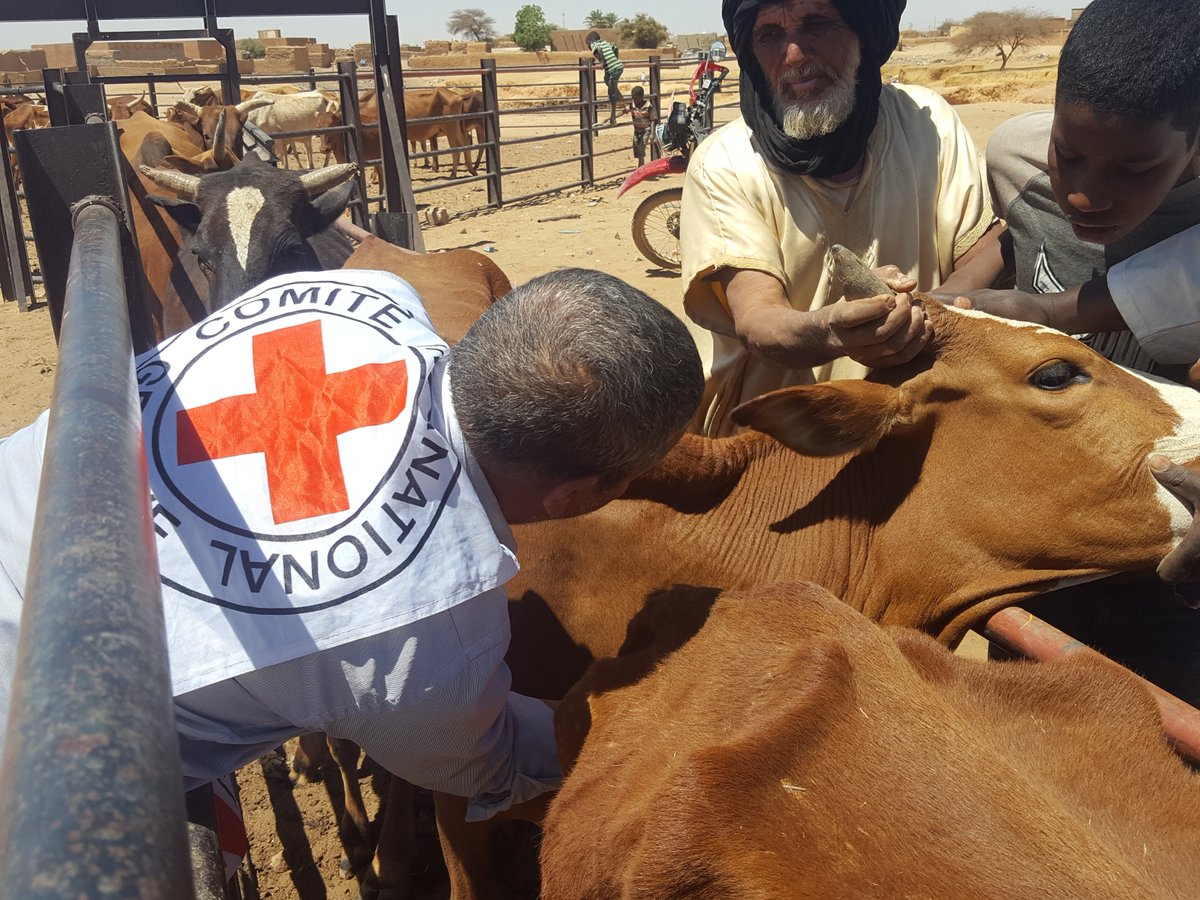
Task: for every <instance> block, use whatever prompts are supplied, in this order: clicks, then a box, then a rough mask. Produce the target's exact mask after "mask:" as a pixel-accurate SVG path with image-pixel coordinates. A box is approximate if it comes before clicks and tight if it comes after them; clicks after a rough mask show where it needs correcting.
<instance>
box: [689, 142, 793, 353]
mask: <svg viewBox="0 0 1200 900" xmlns="http://www.w3.org/2000/svg"><path fill="white" fill-rule="evenodd" d="M781 213H782V208H781V206H780V204H779V201H778V198H777V197H775V196H774V190H773V186H772V185H771V183H770V182H769V180H768V179H766V178H765V177H764V175H763V167H762V165H761V163H759V162H758V160H757V159H756V158H755V155H754V152H753V150H752V148H751V146H750V137H749V133H748V132H747V130H746V128H745V125H744V124H743V123H742V122H741V121H738V122H733V123H730V124H729V125H726V126H725V127H724V128H722V129H721V130H720V131H719V132H717V134H715V135H713V137H711V138H709V139H708V140H707V141H705V142H704V143H703V144H701V145H700V147H699V148H698V149H697V151H696V153H695V155H694V156H693V157H692V160H691V162H690V163H689V164H688V169H687V173H686V175H685V177H684V183H683V212H682V217H681V222H680V245H681V255H682V268H683V282H684V285H685V287H684V309H685V310H686V311H687V314H688V316H690V317H691V319H692V320H693V321H694V322H696V323H697V324H698V325H700V326H702V327H704V328H707V329H709V330H710V331H715V332H716V333H717V334H723V335H728V336H733V335H734V326H733V317H732V316H731V315H730V313H729V306H728V303H727V301H726V300H725V297H724V296H723V294H722V292H721V288H720V285H719V284H717V283H716V282H715V281H714V280H713V278H712V275H713V274H714V273H715V272H716V271H717V270H719V269H723V268H734V269H753V270H757V271H760V272H766V273H767V274H768V275H772V276H774V277H775V278H777V279H778V280H779V281H780V283H782V284H786V283H787V281H788V279H787V276H786V274H785V265H786V264H785V262H784V258H783V250H782V249H781V246H780V227H779V216H780V214H781Z"/></svg>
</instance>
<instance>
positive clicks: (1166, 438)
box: [443, 302, 1200, 897]
mask: <svg viewBox="0 0 1200 900" xmlns="http://www.w3.org/2000/svg"><path fill="white" fill-rule="evenodd" d="M928 311H929V316H930V319H931V320H932V321H933V323H934V326H935V333H936V337H935V339H934V341H933V343H932V346H931V347H930V348H928V349H927V350H926V351H925V352H923V354H922V355H921V356H920V357H918V358H917V359H916V360H914V361H913V362H912V363H910V364H908V365H907V366H904V367H900V368H897V369H893V370H889V371H886V372H879V373H875V374H873V375H872V376H870V378H868V379H867V380H865V381H850V382H832V383H828V384H822V385H813V386H806V387H797V388H791V389H788V390H784V391H777V392H775V393H773V394H769V395H767V396H765V397H761V398H758V399H757V400H754V401H751V402H750V403H748V404H746V405H745V406H743V407H742V408H741V409H740V411H739V413H738V414H737V419H738V421H739V422H740V423H741V424H743V425H749V426H753V427H754V428H757V429H759V430H760V431H759V432H750V433H746V434H743V435H739V436H737V437H733V438H728V439H725V440H708V439H705V438H700V437H696V436H687V437H685V438H684V440H683V441H681V443H680V444H679V446H678V447H676V449H675V450H674V451H673V452H672V453H671V454H670V455H669V456H668V457H667V459H666V460H665V461H664V462H663V463H662V464H661V465H660V466H658V467H657V468H656V469H654V470H653V471H651V472H650V473H648V474H647V475H646V476H644V477H643V478H641V479H639V480H638V481H636V482H635V483H634V484H633V486H632V487H631V488H630V490H629V492H627V494H626V499H624V500H618V501H617V502H615V503H611V504H609V505H608V506H606V507H604V508H603V509H600V510H598V511H596V512H594V513H591V514H589V515H587V516H583V517H580V518H578V519H566V520H562V521H556V522H551V523H543V524H534V525H521V526H517V527H516V528H515V529H514V533H515V535H516V538H517V545H518V547H519V548H520V558H521V565H522V569H521V572H520V573H519V574H518V575H517V577H516V578H514V579H513V581H511V582H510V583H509V585H508V586H507V587H508V590H509V596H510V598H511V601H512V602H511V603H510V607H509V611H510V617H511V620H512V642H511V646H510V650H509V653H508V657H507V658H508V662H509V665H510V667H511V669H512V671H513V688H514V690H517V691H520V692H521V693H524V694H527V695H530V696H534V697H548V698H554V697H561V696H563V694H564V693H565V692H566V691H567V690H568V689H569V688H570V687H571V686H572V685H573V684H574V683H575V682H576V681H577V680H578V679H579V677H580V676H581V675H582V674H583V672H584V670H585V669H586V667H587V665H588V663H589V662H591V660H592V659H594V658H597V657H602V656H611V655H614V654H616V652H617V651H618V649H619V648H620V647H621V645H622V642H623V641H624V639H625V636H626V628H627V626H628V623H629V622H630V621H631V620H632V619H633V617H634V616H635V615H636V614H637V613H638V612H639V611H640V610H641V608H642V607H643V606H644V604H645V602H646V598H647V597H649V596H650V595H652V594H653V593H654V592H655V591H657V590H661V589H663V588H666V587H668V586H670V585H672V584H683V585H697V586H705V587H712V588H721V589H748V588H751V587H754V586H756V585H759V584H764V583H771V582H777V581H788V580H795V579H797V578H805V579H811V580H813V581H816V582H817V583H819V584H820V585H821V586H822V587H824V588H826V589H827V590H829V591H831V592H832V593H833V594H834V595H835V596H838V597H840V598H841V599H842V600H844V601H845V602H846V603H848V604H850V606H851V607H853V608H854V609H856V610H858V611H860V612H862V613H864V614H865V615H866V616H867V617H868V618H870V619H873V620H875V621H877V622H882V623H884V624H893V625H903V626H907V627H914V628H919V629H921V630H923V631H926V632H929V633H932V634H934V635H936V636H937V637H938V638H939V639H940V640H942V641H943V642H945V643H951V642H953V641H956V640H957V639H958V638H960V637H961V636H962V635H963V634H964V632H965V631H966V630H967V629H968V628H970V627H971V626H972V625H975V624H978V623H980V622H981V621H983V620H985V619H986V618H987V617H988V616H990V615H991V614H992V613H994V612H996V611H997V610H999V609H1000V608H1002V607H1004V606H1008V605H1011V604H1013V603H1017V602H1020V601H1021V600H1022V599H1025V598H1028V597H1031V596H1034V595H1036V594H1039V593H1042V592H1045V591H1047V590H1050V589H1051V588H1053V587H1056V586H1059V585H1061V584H1062V583H1063V582H1064V581H1068V580H1083V579H1088V578H1096V577H1100V576H1103V575H1106V574H1111V573H1114V572H1131V571H1139V570H1141V571H1147V570H1153V568H1154V566H1155V564H1156V563H1157V562H1158V560H1160V559H1161V558H1162V557H1163V555H1165V553H1166V552H1167V551H1168V550H1169V549H1170V547H1171V546H1172V545H1173V543H1174V542H1176V541H1177V540H1178V539H1179V537H1180V536H1181V535H1182V534H1183V532H1184V530H1185V529H1186V526H1187V524H1188V523H1189V522H1190V519H1189V516H1188V515H1187V511H1186V510H1185V509H1184V507H1183V505H1182V504H1180V503H1179V502H1178V501H1177V500H1175V499H1174V498H1173V497H1171V496H1170V495H1169V494H1168V493H1167V492H1166V491H1165V489H1162V488H1160V487H1159V486H1158V484H1157V482H1155V481H1154V479H1153V478H1152V476H1151V475H1150V473H1149V470H1148V469H1147V467H1146V457H1147V454H1148V453H1150V452H1151V451H1153V450H1159V451H1161V452H1164V453H1166V454H1167V455H1169V456H1171V457H1172V458H1174V459H1175V460H1176V461H1180V462H1185V463H1189V464H1194V463H1195V461H1196V460H1197V459H1198V458H1200V395H1197V394H1196V392H1194V391H1191V390H1189V389H1187V388H1183V387H1179V386H1175V385H1166V384H1160V383H1158V382H1151V381H1148V380H1145V379H1143V378H1140V377H1139V376H1137V375H1135V374H1132V373H1130V372H1126V371H1124V370H1122V369H1120V368H1118V367H1117V366H1114V365H1113V364H1112V363H1110V362H1108V361H1107V360H1105V359H1103V358H1102V357H1100V356H1099V355H1098V354H1096V353H1094V352H1093V351H1091V350H1090V349H1088V348H1087V347H1086V346H1084V345H1083V344H1081V343H1079V342H1078V341H1076V340H1074V339H1072V338H1070V337H1067V336H1066V335H1063V334H1060V333H1058V332H1054V331H1051V330H1049V329H1045V328H1037V327H1034V326H1028V325H1022V324H1019V323H1014V322H1008V321H1005V320H1002V319H996V318H993V317H989V316H984V315H982V314H978V313H965V312H964V311H961V310H952V309H946V308H944V307H942V306H940V305H938V304H936V303H933V302H929V303H928ZM443 828H444V829H445V830H446V835H447V839H448V840H449V841H450V842H451V844H452V845H456V844H457V842H459V841H462V842H465V845H471V844H473V843H474V842H475V841H478V840H480V839H479V837H478V835H477V834H475V835H472V834H471V832H472V830H474V831H476V832H477V831H478V829H477V828H475V829H472V828H464V827H463V826H462V823H461V822H459V823H448V824H443ZM451 852H452V855H459V856H460V858H459V859H458V860H456V861H454V862H453V863H452V864H451V870H452V871H456V872H460V873H464V878H460V880H459V882H458V883H457V884H456V886H455V887H456V896H462V897H470V896H475V895H476V892H477V891H478V890H479V888H478V886H479V885H485V884H486V883H487V877H486V875H484V874H482V872H481V871H479V869H478V868H476V867H477V866H479V865H481V863H480V861H479V859H478V857H477V856H474V855H472V854H470V853H467V854H458V851H454V850H452V851H451ZM472 881H473V883H474V886H472V884H471V883H469V882H472Z"/></svg>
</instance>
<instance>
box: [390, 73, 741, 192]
mask: <svg viewBox="0 0 1200 900" xmlns="http://www.w3.org/2000/svg"><path fill="white" fill-rule="evenodd" d="M695 69H696V61H695V60H678V59H663V58H661V57H658V56H652V57H650V58H649V59H648V60H646V61H645V62H642V61H630V62H627V63H625V71H624V74H623V83H622V89H623V92H624V94H625V101H623V102H627V101H628V94H629V89H630V88H632V86H633V84H635V83H639V84H643V85H644V87H645V91H646V99H647V100H648V101H649V102H650V104H651V105H652V106H653V107H654V109H655V111H656V113H657V118H658V119H659V120H661V119H662V118H663V116H665V114H666V112H667V111H669V109H670V104H671V101H672V100H674V99H681V100H684V101H685V102H686V100H687V94H688V87H689V84H690V82H691V78H692V74H693V72H694V71H695ZM603 71H604V70H603V68H602V67H600V66H599V65H597V63H596V61H595V60H594V59H591V58H587V57H580V59H579V60H578V62H577V63H576V64H574V65H570V64H566V65H538V66H497V65H496V61H495V60H494V59H485V60H483V61H482V62H481V64H480V66H479V67H478V68H453V69H451V68H446V69H406V70H405V71H404V79H405V86H406V89H407V90H410V91H411V90H412V87H410V84H411V83H413V82H417V81H423V80H426V79H436V80H438V81H442V82H445V83H446V84H448V85H450V86H452V87H455V88H460V89H462V88H465V89H467V90H478V91H480V92H481V94H482V99H483V111H482V112H481V113H474V114H472V113H463V114H460V115H455V116H437V117H426V118H416V117H413V116H412V115H411V114H410V116H409V119H408V121H409V125H410V127H411V126H413V125H429V124H435V123H437V122H450V121H466V120H469V119H474V118H482V119H483V121H484V124H485V128H486V132H487V134H486V138H485V140H484V141H483V143H482V144H477V145H473V149H478V150H482V151H483V152H484V158H485V159H486V161H487V168H486V170H484V171H482V172H481V173H479V174H475V175H470V176H467V177H464V178H457V179H453V180H451V179H447V178H442V177H440V175H439V176H432V175H430V176H424V177H422V176H421V173H420V166H421V164H423V163H424V162H425V161H427V160H430V159H434V158H437V157H439V156H440V157H444V156H445V155H446V154H447V153H448V152H449V151H447V150H444V149H431V150H426V151H420V152H415V151H413V150H412V149H410V152H409V171H410V174H411V175H412V177H413V179H414V181H413V185H414V186H413V193H414V194H415V195H417V196H419V197H421V199H423V200H427V201H429V202H436V201H437V199H438V192H439V191H446V190H448V189H449V188H451V187H453V188H460V187H462V186H464V185H469V184H472V183H477V182H486V183H487V197H486V200H485V201H484V202H481V203H478V204H468V205H459V206H458V208H456V209H455V210H454V214H455V215H465V214H470V213H475V212H478V211H480V210H483V209H488V208H497V207H500V206H504V205H508V204H513V203H520V202H522V201H526V200H532V199H535V198H538V197H542V196H546V195H548V194H553V193H558V192H560V191H566V190H571V189H574V188H581V187H590V186H593V185H595V184H597V183H605V182H608V181H610V180H612V179H615V178H620V177H623V176H624V175H627V174H628V173H629V172H630V171H632V168H633V165H632V164H631V158H632V157H631V154H630V144H619V145H616V146H613V145H612V142H611V141H607V142H606V143H608V144H609V146H607V147H601V146H600V145H601V143H602V140H600V139H601V136H602V135H609V136H610V137H611V136H616V135H625V134H628V133H629V131H630V126H629V125H628V124H627V123H626V122H621V121H618V122H617V124H609V123H608V122H606V121H604V120H605V113H606V111H607V108H608V100H607V98H606V97H605V96H602V95H601V91H599V90H598V89H597V84H598V83H599V84H600V85H601V87H602V86H603V77H602V76H603ZM529 74H535V75H537V76H539V80H537V81H529V80H527V79H525V78H522V77H521V76H524V75H529ZM476 85H478V87H476ZM718 96H719V97H720V98H721V99H720V101H719V102H718V103H717V104H715V106H714V114H715V115H714V125H716V126H719V125H722V124H725V123H726V122H729V121H731V120H732V119H734V118H736V117H737V116H738V114H739V113H738V104H739V99H740V98H739V93H738V88H737V79H730V80H729V81H727V82H726V83H724V84H722V86H721V93H720V94H719V95H718ZM548 129H549V130H548ZM530 131H533V132H536V133H534V134H529V133H528V132H530ZM510 135H511V136H510ZM435 141H436V139H435ZM549 142H555V143H556V146H557V147H559V148H560V152H559V153H558V155H557V157H556V158H553V159H549V160H546V159H533V158H531V155H530V154H528V153H525V152H523V151H525V150H526V148H529V147H531V146H534V147H543V148H544V146H545V145H546V144H547V143H549ZM652 153H653V149H652ZM576 167H577V168H576ZM551 172H553V173H554V174H548V173H551ZM532 173H538V175H537V176H536V177H522V176H527V175H531V174H532Z"/></svg>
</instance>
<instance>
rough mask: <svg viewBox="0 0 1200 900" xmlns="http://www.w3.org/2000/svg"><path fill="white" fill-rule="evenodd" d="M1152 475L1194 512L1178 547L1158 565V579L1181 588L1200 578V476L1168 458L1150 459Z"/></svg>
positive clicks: (1155, 455)
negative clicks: (1179, 585) (1199, 512)
mask: <svg viewBox="0 0 1200 900" xmlns="http://www.w3.org/2000/svg"><path fill="white" fill-rule="evenodd" d="M1150 473H1151V474H1152V475H1153V476H1154V478H1155V480H1156V481H1158V483H1159V484H1161V485H1162V486H1163V487H1165V488H1166V489H1167V490H1169V491H1170V492H1171V493H1172V494H1174V495H1175V496H1176V497H1178V498H1179V499H1180V500H1182V501H1183V503H1184V504H1186V505H1187V506H1189V507H1190V508H1191V510H1192V515H1193V516H1194V518H1193V519H1192V525H1191V527H1190V528H1189V529H1188V531H1187V534H1185V535H1184V536H1183V540H1182V541H1180V542H1179V546H1178V547H1176V548H1175V549H1174V550H1172V551H1171V552H1170V553H1168V554H1167V555H1166V556H1165V557H1164V558H1163V561H1162V562H1160V563H1159V564H1158V577H1159V578H1161V579H1162V580H1163V581H1165V582H1167V583H1168V584H1178V583H1179V582H1181V581H1186V580H1187V579H1189V578H1192V577H1194V576H1196V575H1197V574H1200V516H1196V511H1197V509H1200V472H1194V471H1192V470H1191V469H1186V468H1184V467H1183V466H1180V465H1176V464H1175V463H1173V462H1171V461H1170V460H1169V459H1167V458H1166V457H1165V456H1160V455H1158V454H1154V455H1152V456H1151V457H1150Z"/></svg>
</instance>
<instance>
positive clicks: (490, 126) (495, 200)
mask: <svg viewBox="0 0 1200 900" xmlns="http://www.w3.org/2000/svg"><path fill="white" fill-rule="evenodd" d="M480 65H481V66H482V67H483V74H482V82H483V83H482V84H481V85H480V87H481V88H482V89H483V115H484V119H483V135H484V140H485V141H486V142H487V145H488V147H487V151H486V154H485V156H486V159H487V173H488V180H487V186H488V204H489V205H491V206H497V207H500V206H503V205H504V182H503V180H502V178H501V174H500V95H499V89H498V84H497V78H496V60H494V59H484V60H480Z"/></svg>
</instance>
